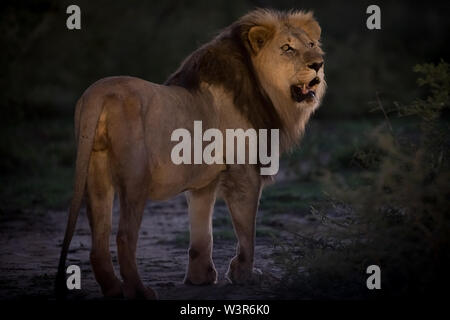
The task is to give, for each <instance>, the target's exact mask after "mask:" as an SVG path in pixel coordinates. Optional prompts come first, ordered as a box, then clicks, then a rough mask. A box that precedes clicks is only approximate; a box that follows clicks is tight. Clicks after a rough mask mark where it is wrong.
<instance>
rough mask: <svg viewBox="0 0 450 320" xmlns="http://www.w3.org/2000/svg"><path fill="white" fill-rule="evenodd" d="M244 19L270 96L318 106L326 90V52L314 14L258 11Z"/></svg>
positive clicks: (249, 44) (244, 35)
mask: <svg viewBox="0 0 450 320" xmlns="http://www.w3.org/2000/svg"><path fill="white" fill-rule="evenodd" d="M241 21H242V24H243V25H244V26H245V29H244V32H243V33H242V38H243V41H245V43H246V45H247V47H248V50H249V51H250V52H251V59H252V61H253V64H254V65H255V70H256V72H257V74H258V77H259V79H260V81H261V83H262V85H263V87H264V89H265V90H266V91H267V92H268V94H269V96H270V97H272V99H277V98H279V97H280V95H281V99H283V97H284V98H288V99H289V98H290V99H292V100H293V101H294V102H295V103H296V106H297V107H299V108H305V107H316V106H317V105H318V102H319V100H320V99H321V97H322V96H323V93H324V89H325V85H324V67H323V64H324V60H323V54H324V53H323V51H322V49H321V48H320V42H319V39H320V33H321V29H320V26H319V24H318V23H317V22H316V21H315V20H314V18H313V16H312V14H311V13H310V12H308V13H304V12H290V13H279V12H273V11H268V10H257V11H254V12H251V13H250V14H248V15H246V16H244V17H243V18H242V19H241ZM283 100H285V99H283Z"/></svg>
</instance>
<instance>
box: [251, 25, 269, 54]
mask: <svg viewBox="0 0 450 320" xmlns="http://www.w3.org/2000/svg"><path fill="white" fill-rule="evenodd" d="M272 34H273V31H272V29H270V28H268V27H263V26H254V27H251V28H250V30H249V31H248V41H249V43H250V48H251V50H252V51H253V53H254V54H257V53H258V52H259V50H261V48H262V47H264V45H265V44H266V43H267V42H268V41H269V40H270V38H271V37H272Z"/></svg>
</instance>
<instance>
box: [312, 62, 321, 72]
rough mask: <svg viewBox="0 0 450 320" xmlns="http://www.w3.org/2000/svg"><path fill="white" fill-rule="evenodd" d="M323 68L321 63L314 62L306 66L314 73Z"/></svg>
mask: <svg viewBox="0 0 450 320" xmlns="http://www.w3.org/2000/svg"><path fill="white" fill-rule="evenodd" d="M322 66H323V61H320V62H314V63H311V64H309V65H308V68H310V69H313V70H315V71H316V72H319V70H320V68H322Z"/></svg>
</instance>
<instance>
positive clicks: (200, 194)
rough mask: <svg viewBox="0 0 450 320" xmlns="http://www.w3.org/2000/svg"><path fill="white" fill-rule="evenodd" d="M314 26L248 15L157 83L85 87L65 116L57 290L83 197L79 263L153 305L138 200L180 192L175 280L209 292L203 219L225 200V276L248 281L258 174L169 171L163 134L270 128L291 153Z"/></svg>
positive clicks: (317, 92) (313, 89) (120, 80)
mask: <svg viewBox="0 0 450 320" xmlns="http://www.w3.org/2000/svg"><path fill="white" fill-rule="evenodd" d="M320 31H321V30H320V27H319V25H318V23H317V22H316V20H315V19H314V18H313V15H312V13H310V12H307V13H306V12H302V11H291V12H277V11H272V10H263V9H258V10H255V11H252V12H250V13H248V14H247V15H245V16H243V17H242V18H241V19H239V20H238V21H236V22H235V23H233V24H232V25H231V26H229V27H227V28H226V29H225V30H224V31H223V32H221V33H220V34H219V35H218V36H217V37H216V38H214V39H213V40H212V41H211V42H209V43H207V44H205V45H203V46H202V47H201V48H199V49H198V50H196V51H195V52H194V53H192V54H191V55H190V56H189V57H188V58H187V59H186V60H185V61H184V62H183V63H182V65H181V66H180V68H179V69H178V70H177V71H176V72H175V73H174V74H172V75H171V76H170V77H169V79H168V80H167V81H166V83H165V84H164V85H158V84H154V83H150V82H147V81H144V80H141V79H138V78H133V77H111V78H105V79H102V80H100V81H98V82H96V83H95V84H93V85H92V86H90V87H89V88H88V89H87V90H86V91H85V92H84V94H83V96H82V97H81V98H80V99H79V101H78V103H77V106H76V111H75V136H76V138H77V141H78V142H77V143H78V152H77V160H76V172H75V185H74V195H73V199H72V203H71V206H70V213H69V218H68V223H67V229H66V233H65V237H64V242H63V246H62V252H61V258H60V262H59V269H58V275H57V289H62V288H64V286H65V280H64V278H65V260H66V256H67V251H68V248H69V244H70V241H71V239H72V236H73V233H74V229H75V224H76V220H77V216H78V211H79V209H80V206H81V202H82V199H83V196H84V194H85V193H86V195H87V197H86V198H87V214H88V217H89V221H90V226H91V230H92V250H91V254H90V260H91V264H92V268H93V271H94V274H95V278H96V279H97V281H98V283H99V284H100V286H101V289H102V292H103V294H104V295H105V296H124V297H126V298H136V297H143V298H155V293H154V291H153V290H152V289H150V288H147V287H145V286H144V285H143V283H142V281H141V279H140V277H139V274H138V268H137V265H136V255H135V254H136V245H137V240H138V230H139V226H140V223H141V219H142V212H143V210H144V206H145V203H146V200H147V199H148V198H150V199H152V200H163V199H168V198H170V197H172V196H174V195H176V194H178V193H180V192H186V196H187V201H188V204H189V219H190V245H189V251H188V253H189V265H188V268H187V271H186V277H185V282H186V283H190V284H196V285H200V284H212V283H215V282H216V280H217V272H216V269H215V267H214V263H213V261H212V245H213V243H212V242H213V241H212V239H213V238H212V224H211V221H212V212H213V206H214V202H215V200H216V196H217V195H220V196H221V197H223V198H224V200H225V201H226V203H227V205H228V208H229V210H230V213H231V218H232V221H233V226H234V230H235V233H236V236H237V240H238V244H237V249H236V256H235V257H234V258H233V259H232V260H231V263H230V266H229V269H228V272H227V277H228V279H229V280H230V281H232V282H235V283H242V282H245V281H247V280H249V279H250V278H251V277H252V275H253V272H254V270H253V256H254V239H255V216H256V212H257V208H258V202H259V198H260V194H261V190H262V186H263V184H264V181H265V179H263V177H262V176H261V175H260V173H259V170H258V165H250V164H228V165H225V164H212V165H206V164H201V165H189V164H182V165H175V164H174V163H173V162H172V161H171V157H170V155H171V149H172V147H173V145H174V143H173V142H171V134H172V132H173V131H174V130H175V129H177V128H187V129H188V130H190V131H192V130H193V123H194V121H195V120H201V121H202V122H203V127H204V128H218V129H219V130H221V132H222V133H224V132H225V129H227V128H231V129H235V128H236V129H237V128H242V129H244V130H247V129H248V128H254V129H261V128H265V129H275V128H276V129H279V130H280V131H279V133H280V150H281V151H286V150H288V149H289V148H291V147H292V146H293V145H294V144H295V143H296V141H297V140H298V139H299V138H300V136H301V134H302V133H303V131H304V127H305V124H306V122H307V121H308V119H309V117H310V115H311V114H312V112H313V111H314V110H315V109H316V108H317V107H318V106H319V103H320V101H321V98H322V96H323V94H324V92H325V87H326V85H325V81H324V70H323V69H324V68H323V52H322V50H321V48H320V43H319V38H320ZM115 191H117V193H118V195H119V199H120V221H119V229H118V234H117V248H118V260H119V264H120V274H121V276H122V280H123V282H121V281H120V280H119V279H118V278H117V277H116V275H115V274H114V270H113V265H112V261H111V256H110V251H109V236H110V232H111V211H112V206H113V198H114V193H115Z"/></svg>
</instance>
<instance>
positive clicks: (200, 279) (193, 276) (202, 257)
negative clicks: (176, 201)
mask: <svg viewBox="0 0 450 320" xmlns="http://www.w3.org/2000/svg"><path fill="white" fill-rule="evenodd" d="M216 187H217V181H214V182H212V183H211V184H210V185H208V186H207V187H205V188H203V189H200V190H191V191H188V192H186V198H187V201H188V205H189V222H190V244H189V265H188V269H187V272H186V277H185V279H184V282H185V283H186V284H194V285H205V284H213V283H216V282H217V272H216V268H215V267H214V263H213V261H212V246H213V237H212V213H213V209H214V203H215V200H216Z"/></svg>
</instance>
